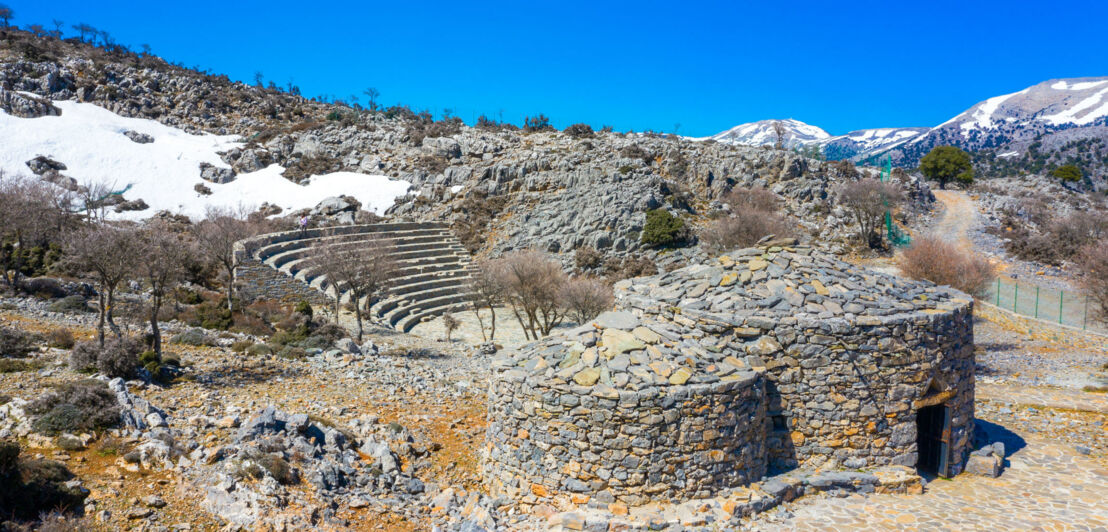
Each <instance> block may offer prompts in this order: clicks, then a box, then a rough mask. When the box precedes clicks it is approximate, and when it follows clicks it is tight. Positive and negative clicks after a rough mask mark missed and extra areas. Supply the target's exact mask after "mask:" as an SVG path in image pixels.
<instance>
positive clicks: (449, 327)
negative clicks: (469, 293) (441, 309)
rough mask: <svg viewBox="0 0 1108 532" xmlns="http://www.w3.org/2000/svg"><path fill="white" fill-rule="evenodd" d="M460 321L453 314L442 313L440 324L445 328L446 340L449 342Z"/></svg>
mask: <svg viewBox="0 0 1108 532" xmlns="http://www.w3.org/2000/svg"><path fill="white" fill-rule="evenodd" d="M460 325H461V323H460V322H458V319H457V318H455V317H454V315H453V314H451V313H449V312H447V313H446V314H443V315H442V326H443V327H445V328H446V341H447V342H449V341H451V340H450V337H451V336H452V335H453V334H454V331H456V330H457V329H458V326H460Z"/></svg>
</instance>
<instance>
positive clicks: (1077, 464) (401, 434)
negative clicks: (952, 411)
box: [0, 300, 1108, 530]
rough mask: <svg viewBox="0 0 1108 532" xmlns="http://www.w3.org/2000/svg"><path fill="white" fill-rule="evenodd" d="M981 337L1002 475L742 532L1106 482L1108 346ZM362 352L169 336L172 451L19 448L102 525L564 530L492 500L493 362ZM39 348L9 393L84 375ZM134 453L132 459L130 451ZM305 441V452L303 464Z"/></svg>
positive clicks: (25, 322)
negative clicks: (181, 368)
mask: <svg viewBox="0 0 1108 532" xmlns="http://www.w3.org/2000/svg"><path fill="white" fill-rule="evenodd" d="M6 307H8V309H9V310H4V311H0V324H3V325H15V326H17V327H19V328H22V329H25V330H31V331H38V332H47V331H49V330H52V329H54V328H57V327H59V326H64V327H67V328H70V329H72V330H74V331H75V332H77V333H78V336H86V337H87V336H90V335H91V333H92V331H91V329H89V328H88V325H87V323H85V321H87V319H86V318H81V319H73V318H70V317H68V316H67V315H59V314H54V313H48V312H44V311H35V310H32V308H33V306H32V305H27V306H20V305H13V304H12V300H8V301H7V305H6ZM13 307H14V310H12V308H13ZM976 336H977V339H978V342H979V353H978V372H979V375H980V379H979V387H978V407H977V411H978V417H979V418H980V419H981V420H982V422H983V423H984V425H983V426H985V427H988V430H996V431H1002V432H1003V434H1005V435H1006V436H1005V437H1007V438H1009V439H1012V441H1014V442H1015V441H1016V440H1019V441H1022V442H1024V443H1023V444H1022V447H1016V448H1018V449H1019V450H1017V451H1016V452H1014V453H1012V454H1011V456H1010V458H1009V460H1010V462H1011V465H1010V466H1009V470H1008V472H1006V473H1005V474H1004V475H1003V476H1001V478H1000V479H998V480H995V481H984V480H978V479H969V478H966V477H959V478H957V479H954V480H953V481H949V482H948V481H941V482H937V483H936V482H933V483H932V484H930V485H929V486H928V488H927V490H926V492H925V494H924V495H922V496H894V495H870V496H866V497H865V498H856V496H850V498H848V499H846V500H845V501H843V500H841V499H838V498H836V496H835V495H833V494H826V493H825V494H820V495H814V496H809V497H805V498H803V499H801V500H800V501H796V502H791V503H785V504H783V505H781V506H780V507H778V509H774V510H772V511H770V512H768V513H766V514H763V515H761V516H759V517H756V518H754V519H753V520H751V521H750V522H749V525H750V526H752V527H754V528H756V529H777V528H786V529H795V528H807V527H808V526H823V525H821V523H822V524H828V525H830V524H841V523H851V522H853V521H851V519H860V518H861V515H862V514H864V513H865V512H866V511H867V509H870V508H873V507H875V505H876V506H877V507H882V508H889V512H890V513H889V514H888V516H887V520H882V521H880V522H881V523H884V524H883V525H882V527H887V526H892V525H893V524H906V523H907V521H897V520H898V519H905V520H907V519H917V521H916V524H917V525H921V526H922V525H923V524H926V523H928V521H927V517H926V516H927V515H931V514H930V513H928V512H929V511H930V510H927V508H930V507H932V505H933V504H935V505H938V506H934V507H935V508H947V507H953V506H952V505H956V504H960V503H964V504H966V505H968V506H971V505H972V504H973V502H972V500H970V499H969V497H970V496H971V495H972V497H976V498H979V499H983V500H989V501H992V502H991V503H990V504H991V505H992V506H990V508H993V507H995V509H993V510H989V511H1000V509H1001V508H1004V506H1003V505H1004V504H1013V505H1015V504H1022V503H1021V502H1020V501H1024V500H1025V499H1024V498H1021V497H1016V496H1015V495H1014V493H1016V492H1018V491H1019V490H1033V489H1034V490H1038V489H1041V488H1036V487H1035V486H1037V485H1039V486H1041V485H1042V484H1043V483H1047V482H1049V483H1050V484H1049V485H1050V486H1054V488H1053V489H1072V490H1076V489H1078V488H1081V489H1085V490H1092V489H1095V488H1098V487H1100V489H1103V487H1104V486H1106V485H1108V437H1106V436H1105V434H1108V431H1106V429H1105V423H1106V422H1108V400H1106V398H1105V396H1104V394H1103V393H1099V394H1098V393H1092V392H1087V391H1082V386H1084V385H1087V383H1088V382H1090V381H1091V379H1093V378H1094V376H1095V375H1097V374H1098V373H1100V372H1102V371H1104V370H1103V368H1104V366H1105V365H1106V364H1108V354H1106V353H1104V352H1095V351H1088V352H1073V351H1071V350H1063V349H1059V348H1057V347H1056V346H1052V345H1050V344H1048V343H1046V342H1043V341H1039V340H1032V339H1029V338H1022V337H1021V336H1020V335H1018V334H1016V333H1013V332H1011V331H1005V330H1002V329H1000V328H998V327H997V326H995V325H992V324H990V323H987V322H979V323H978V324H977V326H976ZM370 344H372V345H373V347H372V348H370V347H369V346H370ZM363 347H365V348H366V349H365V354H355V353H349V352H342V351H338V350H333V351H329V352H327V353H320V354H316V355H312V356H309V357H308V358H305V359H302V360H286V359H282V358H277V357H272V356H260V357H253V356H248V355H240V354H235V353H232V352H231V351H230V350H229V349H227V348H225V347H187V346H181V345H175V344H174V345H171V346H170V351H171V352H172V353H173V354H175V355H178V356H180V357H181V359H182V361H183V362H184V363H185V365H186V368H187V369H186V371H185V373H184V377H183V378H181V379H179V380H178V381H177V382H175V383H174V384H172V385H169V386H159V385H149V384H144V383H140V382H131V383H127V389H128V393H130V394H133V396H134V397H137V398H141V399H142V400H145V401H148V402H149V404H150V405H152V406H153V407H154V408H155V409H157V411H160V412H162V413H164V418H165V419H166V421H167V427H166V428H165V429H164V430H167V431H169V433H170V434H171V435H172V437H173V442H174V443H173V444H172V445H171V446H170V447H171V448H170V449H169V450H165V449H161V450H160V451H159V452H156V451H158V449H160V448H157V446H155V445H154V444H152V443H151V442H152V441H155V440H157V438H156V437H155V436H157V433H156V431H157V430H159V429H156V428H151V427H147V429H144V430H135V429H123V430H119V431H117V432H115V433H114V434H106V435H102V436H100V437H99V438H95V439H93V440H92V441H91V442H90V443H89V444H88V445H87V447H86V448H84V449H81V450H75V451H62V450H60V449H58V448H57V447H56V446H55V445H54V443H53V441H52V440H50V439H47V438H42V437H38V436H35V435H33V434H31V435H28V436H27V437H26V438H25V439H24V440H25V441H26V443H27V444H28V445H30V446H32V449H31V451H30V452H32V453H37V454H41V455H43V456H45V457H50V458H55V459H59V460H62V461H64V462H65V463H66V464H68V465H69V467H70V468H71V469H72V470H73V471H74V473H76V474H77V476H78V478H80V480H81V483H82V485H83V486H84V487H86V488H87V489H89V490H90V491H91V496H90V498H89V501H88V506H87V513H88V514H89V516H90V517H91V518H92V521H93V522H95V523H98V524H99V525H101V526H103V527H104V528H106V529H123V528H133V529H150V530H154V529H161V528H162V527H167V528H172V529H190V528H191V529H196V530H207V529H216V528H221V527H223V526H225V524H226V523H238V524H240V525H247V524H265V525H267V526H271V527H273V528H276V529H281V528H302V527H306V526H317V527H322V528H331V529H356V530H374V529H378V530H428V529H431V528H433V527H435V526H439V527H442V528H444V529H460V528H463V527H469V528H465V529H467V530H477V529H476V528H473V526H475V525H479V526H486V527H493V526H494V524H495V526H499V527H500V529H504V530H526V529H534V530H539V529H546V528H547V526H548V524H547V523H548V521H547V518H548V517H549V518H550V519H552V520H558V519H560V520H559V521H557V523H563V521H564V519H565V514H561V513H557V512H553V511H551V510H557V509H549V510H546V511H545V512H544V511H540V512H538V513H539V515H530V516H526V515H521V514H519V513H518V511H517V510H514V509H513V508H514V504H513V503H512V501H491V500H488V498H487V497H486V496H484V495H483V494H482V493H483V488H482V485H481V478H480V461H481V456H482V452H483V444H484V438H485V435H484V427H485V397H484V393H483V383H484V382H485V379H486V378H487V368H488V363H489V358H488V357H489V356H488V355H485V354H482V353H481V352H480V350H479V349H477V348H476V347H475V346H473V345H471V344H468V343H465V342H460V341H454V342H449V343H448V342H445V341H442V340H441V339H439V338H438V337H437V335H435V336H433V337H432V338H430V339H424V338H420V337H417V336H411V335H402V334H397V333H394V332H391V331H388V330H384V329H373V330H372V332H371V334H370V335H369V341H368V342H366V343H365V344H364V345H363ZM373 350H376V354H372V351H373ZM35 356H36V358H37V359H39V360H41V361H42V363H43V367H42V368H41V369H38V370H37V371H35V373H34V377H35V378H33V379H32V378H28V376H29V375H28V374H27V373H22V372H17V373H7V374H2V375H0V394H4V395H6V396H8V397H10V398H13V399H32V398H34V397H36V396H38V395H39V394H40V393H42V391H43V390H44V389H45V387H46V386H49V385H50V384H52V383H55V382H59V381H67V380H75V379H78V378H82V377H84V376H82V375H78V374H74V373H73V372H71V371H70V370H69V369H68V368H67V367H66V366H65V365H64V360H65V357H66V352H64V351H62V350H57V349H48V350H44V351H42V352H40V353H38V354H37V355H35ZM313 438H318V439H319V445H318V446H314V440H313ZM1016 444H1018V442H1017V443H1016ZM313 446H314V448H313ZM142 449H146V450H145V451H143V456H142V458H141V459H140V460H137V462H136V461H132V459H133V458H127V457H128V456H132V457H133V455H132V451H135V450H142ZM251 449H254V450H257V451H258V453H262V454H264V453H267V452H268V453H273V452H278V453H284V454H283V456H286V457H287V461H288V464H289V465H290V466H291V468H292V469H294V470H296V475H297V476H296V478H295V479H294V481H292V482H289V483H287V484H280V483H278V482H276V480H274V479H273V478H272V477H271V475H262V476H261V479H255V478H252V477H250V476H249V475H246V476H243V475H242V474H241V473H240V472H239V471H240V470H241V469H243V468H246V469H249V468H250V465H251V464H252V463H261V460H260V454H251V453H252V452H254V451H251ZM297 449H301V452H304V453H306V456H299V457H298V456H297V455H296V452H297ZM1063 464H1064V466H1063ZM1071 468H1076V470H1077V471H1080V478H1075V477H1073V473H1070V472H1067V471H1070V469H1071ZM1034 492H1036V493H1037V491H1034ZM1083 493H1088V491H1085V492H1083ZM840 496H841V494H840ZM1044 497H1045V495H1044ZM1082 497H1084V496H1077V495H1075V496H1074V497H1070V498H1069V499H1067V500H1068V501H1069V502H1067V503H1066V505H1063V506H1064V507H1059V508H1057V509H1056V511H1047V510H1040V511H1038V512H1037V513H1036V514H1035V515H1029V516H1025V519H1029V520H1030V521H1014V522H1017V523H1042V522H1047V520H1050V519H1057V520H1059V522H1062V523H1071V524H1080V523H1083V524H1090V523H1093V524H1095V523H1098V522H1099V521H1097V519H1104V516H1102V515H1100V514H1098V513H1097V512H1098V511H1099V510H1096V509H1095V507H1090V506H1088V504H1089V501H1087V500H1086V499H1083V498H1082ZM886 499H888V501H886ZM824 500H826V502H821V501H824ZM813 501H814V502H813ZM1082 501H1084V502H1082ZM1066 508H1068V510H1067V509H1066ZM815 509H823V510H821V511H816V510H815ZM540 510H541V509H540ZM562 510H566V509H562ZM570 510H572V509H570ZM658 511H660V512H661V511H662V510H658ZM982 511H985V510H982ZM852 512H854V513H852ZM663 513H664V512H663ZM909 515H911V516H912V517H909ZM975 515H979V514H975ZM981 515H988V514H981ZM883 519H884V518H883ZM966 519H970V518H969V517H966ZM977 519H981V520H980V521H972V520H966V521H958V522H961V523H963V524H964V525H965V526H963V527H962V529H975V528H976V527H978V526H979V525H981V524H982V523H985V522H986V520H985V518H984V517H980V515H979V516H978V517H977ZM1065 519H1070V521H1066V520H1065ZM563 524H564V523H563ZM571 524H572V523H571ZM558 526H561V524H559V525H558ZM844 526H845V525H844Z"/></svg>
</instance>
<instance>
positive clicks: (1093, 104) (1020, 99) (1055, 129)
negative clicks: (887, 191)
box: [889, 77, 1108, 165]
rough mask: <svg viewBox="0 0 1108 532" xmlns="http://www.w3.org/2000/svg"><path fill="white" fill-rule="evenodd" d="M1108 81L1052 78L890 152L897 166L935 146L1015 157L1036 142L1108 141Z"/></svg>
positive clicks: (971, 111) (965, 114) (980, 105)
mask: <svg viewBox="0 0 1108 532" xmlns="http://www.w3.org/2000/svg"><path fill="white" fill-rule="evenodd" d="M1103 126H1108V77H1097V78H1071V79H1052V80H1048V81H1044V82H1042V83H1039V84H1037V85H1033V86H1031V87H1028V88H1026V89H1023V90H1021V91H1019V92H1014V93H1011V94H1004V95H1001V96H995V97H992V98H989V99H987V100H985V101H982V102H980V103H978V104H976V105H974V106H973V107H970V108H969V109H967V110H966V111H964V112H962V113H960V114H958V115H957V116H955V117H954V118H951V119H950V120H947V121H946V122H943V123H942V124H939V125H938V126H935V127H934V128H932V129H931V130H930V131H928V132H927V133H926V134H924V135H920V136H918V137H916V138H914V139H912V140H911V141H909V142H907V143H905V144H903V145H900V146H897V147H895V148H894V149H892V150H890V152H889V154H890V155H892V157H893V161H894V162H897V163H898V164H909V165H910V164H915V163H916V162H918V161H919V158H920V157H922V156H923V155H924V154H926V153H927V152H928V151H930V150H931V148H933V147H935V146H942V145H953V146H958V147H960V148H962V149H965V150H967V151H980V150H997V153H1004V154H1007V156H1008V157H1012V156H1014V155H1011V154H1012V153H1013V152H1015V153H1021V152H1022V151H1023V150H1022V148H1023V147H1025V146H1026V145H1028V144H1031V143H1032V142H1034V141H1036V140H1040V141H1043V142H1044V143H1046V144H1048V145H1049V144H1050V142H1049V141H1050V137H1053V136H1058V135H1061V136H1063V137H1065V138H1066V140H1079V139H1081V138H1101V139H1103V138H1104V137H1105V135H1104V131H1103Z"/></svg>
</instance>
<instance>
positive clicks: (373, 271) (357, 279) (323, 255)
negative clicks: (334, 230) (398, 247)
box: [309, 237, 397, 343]
mask: <svg viewBox="0 0 1108 532" xmlns="http://www.w3.org/2000/svg"><path fill="white" fill-rule="evenodd" d="M394 248H395V244H394V243H393V242H392V241H391V240H386V239H383V238H379V237H371V238H368V239H367V240H365V241H363V242H359V243H358V244H357V245H356V246H354V247H342V246H335V245H326V244H317V245H316V246H314V247H313V248H312V257H311V258H310V259H309V264H311V265H312V267H314V268H316V269H318V271H319V272H320V273H322V274H323V275H324V276H326V278H327V288H328V289H329V290H330V291H331V293H332V295H333V296H334V297H335V318H336V319H337V318H338V302H339V300H340V299H341V298H342V295H343V293H346V294H348V295H349V297H350V302H351V303H353V304H354V305H353V306H354V316H355V319H356V321H357V323H358V338H357V339H358V343H361V341H362V335H363V329H362V313H363V311H364V310H365V309H368V308H369V306H370V305H372V304H373V302H374V298H375V297H377V296H378V295H380V294H382V293H383V292H384V291H385V290H386V289H387V288H388V284H389V280H390V279H391V278H392V277H393V274H394V272H395V271H396V268H397V264H396V260H395V259H394V258H393V256H392V251H393V249H394Z"/></svg>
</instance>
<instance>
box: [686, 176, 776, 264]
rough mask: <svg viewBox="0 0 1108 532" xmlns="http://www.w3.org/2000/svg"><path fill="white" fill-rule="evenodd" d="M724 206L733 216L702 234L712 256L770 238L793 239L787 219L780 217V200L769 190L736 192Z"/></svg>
mask: <svg viewBox="0 0 1108 532" xmlns="http://www.w3.org/2000/svg"><path fill="white" fill-rule="evenodd" d="M724 202H726V203H727V205H728V207H729V208H730V214H728V215H727V216H724V217H722V218H718V219H716V220H713V221H712V222H710V223H709V224H708V225H707V226H706V227H704V228H703V229H702V230H701V231H700V240H701V242H702V243H703V246H704V248H705V249H706V250H708V251H709V252H710V253H720V252H723V251H727V250H730V249H736V248H743V247H749V246H752V245H754V244H755V243H757V242H758V241H759V240H761V239H762V237H765V236H768V235H777V236H779V237H787V236H792V233H793V230H792V228H791V227H790V224H789V221H788V219H787V218H785V216H784V215H782V214H781V213H780V209H781V198H779V197H777V195H776V194H774V193H773V192H770V191H769V190H768V189H765V188H735V189H732V190H731V192H729V193H728V194H727V196H726V197H725V198H724Z"/></svg>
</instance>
